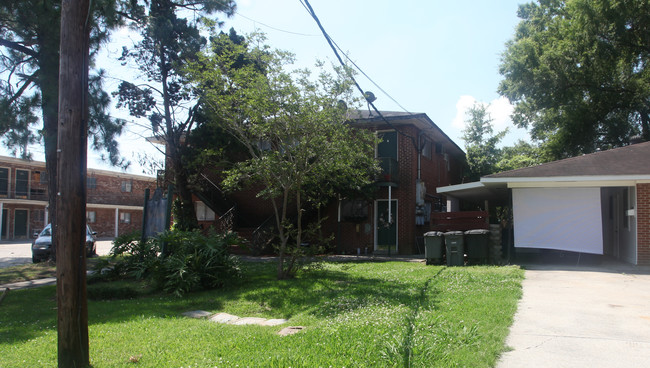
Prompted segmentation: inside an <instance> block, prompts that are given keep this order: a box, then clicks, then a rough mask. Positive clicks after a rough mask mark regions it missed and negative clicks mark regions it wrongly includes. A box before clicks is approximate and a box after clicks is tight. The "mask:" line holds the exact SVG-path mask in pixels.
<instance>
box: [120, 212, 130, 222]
mask: <svg viewBox="0 0 650 368" xmlns="http://www.w3.org/2000/svg"><path fill="white" fill-rule="evenodd" d="M120 223H122V224H130V223H131V213H129V212H120Z"/></svg>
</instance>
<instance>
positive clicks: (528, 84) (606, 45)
mask: <svg viewBox="0 0 650 368" xmlns="http://www.w3.org/2000/svg"><path fill="white" fill-rule="evenodd" d="M518 16H519V17H520V18H521V19H522V20H521V22H520V23H519V25H518V26H517V29H516V33H515V36H514V39H513V40H511V41H510V42H509V43H508V44H507V50H506V51H505V53H504V54H503V59H502V63H501V68H500V71H501V74H502V75H503V76H504V80H503V81H502V82H501V84H500V86H499V92H500V93H501V94H502V95H504V96H506V97H507V98H508V99H510V101H511V102H513V103H514V104H515V110H514V114H513V120H514V123H515V124H516V125H517V126H520V127H526V128H529V129H530V133H531V136H532V137H533V139H538V140H540V141H541V142H542V148H543V151H544V160H551V159H558V158H563V157H568V156H574V155H578V154H581V153H589V152H593V151H595V150H597V149H601V148H602V149H606V148H609V147H616V146H621V145H625V144H627V142H628V140H629V137H630V136H632V135H637V134H641V135H642V136H643V138H645V139H646V140H648V139H650V70H648V60H650V2H648V1H647V0H566V1H560V0H540V1H538V2H532V3H528V4H524V5H520V7H519V11H518Z"/></svg>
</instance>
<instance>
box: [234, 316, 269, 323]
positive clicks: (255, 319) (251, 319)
mask: <svg viewBox="0 0 650 368" xmlns="http://www.w3.org/2000/svg"><path fill="white" fill-rule="evenodd" d="M264 322H266V318H260V317H244V318H240V319H238V320H235V321H232V322H228V323H229V324H231V325H261V324H262V323H264Z"/></svg>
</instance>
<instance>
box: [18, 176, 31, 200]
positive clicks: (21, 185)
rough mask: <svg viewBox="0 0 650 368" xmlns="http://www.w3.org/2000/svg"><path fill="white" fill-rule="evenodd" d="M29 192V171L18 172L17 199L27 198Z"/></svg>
mask: <svg viewBox="0 0 650 368" xmlns="http://www.w3.org/2000/svg"><path fill="white" fill-rule="evenodd" d="M28 192H29V171H27V170H16V198H26V197H27V193H28Z"/></svg>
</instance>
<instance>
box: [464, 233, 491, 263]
mask: <svg viewBox="0 0 650 368" xmlns="http://www.w3.org/2000/svg"><path fill="white" fill-rule="evenodd" d="M489 245H490V230H485V229H475V230H468V231H465V252H466V253H467V263H468V264H485V263H487V262H488V256H489Z"/></svg>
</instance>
